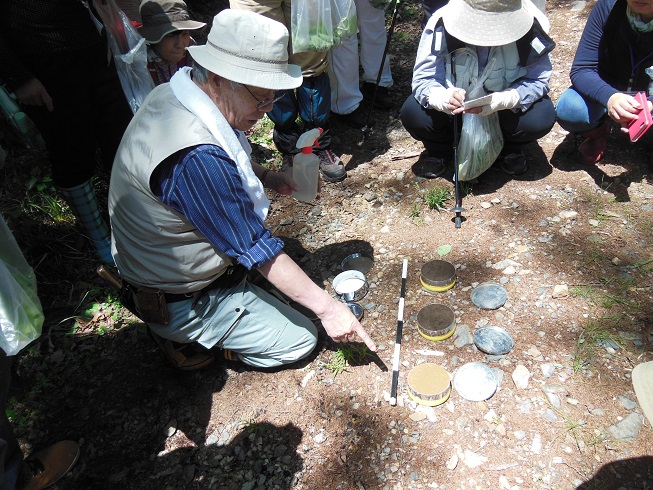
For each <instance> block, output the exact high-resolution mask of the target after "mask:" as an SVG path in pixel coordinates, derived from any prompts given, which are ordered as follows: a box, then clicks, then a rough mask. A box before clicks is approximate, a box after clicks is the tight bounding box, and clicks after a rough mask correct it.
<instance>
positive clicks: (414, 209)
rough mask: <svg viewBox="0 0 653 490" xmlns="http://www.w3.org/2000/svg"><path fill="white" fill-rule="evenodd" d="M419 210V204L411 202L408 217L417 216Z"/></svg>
mask: <svg viewBox="0 0 653 490" xmlns="http://www.w3.org/2000/svg"><path fill="white" fill-rule="evenodd" d="M420 212H421V210H420V207H419V204H417V203H415V204H413V207H412V208H411V210H410V217H411V218H412V219H416V218H419V213H420Z"/></svg>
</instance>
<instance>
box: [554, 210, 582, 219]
mask: <svg viewBox="0 0 653 490" xmlns="http://www.w3.org/2000/svg"><path fill="white" fill-rule="evenodd" d="M558 216H560V217H561V218H562V219H571V218H575V217H576V216H578V213H577V212H576V211H560V213H558Z"/></svg>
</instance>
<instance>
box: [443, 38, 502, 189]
mask: <svg viewBox="0 0 653 490" xmlns="http://www.w3.org/2000/svg"><path fill="white" fill-rule="evenodd" d="M495 61H496V60H495V59H494V58H490V60H489V61H488V63H487V65H486V66H485V68H484V69H483V73H482V74H481V75H480V76H478V57H477V55H476V51H474V50H472V49H470V48H461V49H459V50H456V51H454V53H453V56H452V65H453V66H454V68H453V70H454V73H455V77H456V86H457V87H460V88H464V89H465V91H466V92H467V93H466V96H465V98H466V99H467V100H473V99H476V98H479V97H482V96H484V95H487V92H486V90H485V88H484V86H483V84H484V82H485V80H486V79H487V77H488V75H489V74H490V73H491V71H492V68H493V66H494V63H495ZM462 120H463V124H462V126H463V127H462V130H461V132H460V140H459V141H458V162H457V164H458V180H460V181H461V182H462V181H467V180H473V179H475V178H476V177H478V176H479V175H481V174H482V173H483V172H485V171H486V170H487V169H488V168H490V167H491V166H492V164H493V163H494V162H495V161H496V159H497V158H498V157H499V155H500V154H501V150H502V149H503V133H502V132H501V126H499V114H498V113H496V112H494V113H492V114H490V115H488V116H481V115H480V114H463V117H462ZM454 137H455V135H454Z"/></svg>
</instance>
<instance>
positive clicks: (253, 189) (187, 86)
mask: <svg viewBox="0 0 653 490" xmlns="http://www.w3.org/2000/svg"><path fill="white" fill-rule="evenodd" d="M190 70H191V68H190V67H188V66H186V67H184V68H181V69H180V70H179V71H178V72H177V73H175V74H174V75H173V77H172V78H171V79H170V88H171V89H172V93H173V94H174V95H175V97H176V98H177V100H178V101H179V102H181V104H183V106H184V107H185V108H186V109H188V110H189V111H190V112H192V113H193V114H195V115H196V116H197V117H198V118H199V119H200V120H201V121H202V123H204V125H205V126H206V127H207V128H208V129H209V131H210V132H211V134H212V135H213V136H214V137H215V139H216V140H218V142H219V143H220V146H221V147H222V149H223V150H224V151H225V152H227V155H229V158H231V159H232V160H233V161H234V162H236V167H237V168H238V175H239V176H240V180H241V181H242V184H243V188H244V189H245V191H246V192H247V195H248V196H249V198H250V199H251V200H252V203H253V204H254V211H255V212H256V214H257V215H258V216H259V217H260V218H261V219H262V220H263V221H265V218H266V217H267V215H268V209H269V208H270V200H269V199H268V198H267V196H266V195H265V191H264V190H263V184H262V183H261V181H260V180H259V178H258V177H257V176H256V175H255V174H254V170H253V169H252V164H251V162H250V160H249V155H248V152H247V150H248V149H249V151H250V152H251V148H250V147H249V143H247V147H246V148H244V147H243V144H242V143H241V139H244V135H241V133H242V132H241V131H238V130H234V129H233V128H232V127H231V126H230V125H229V123H228V122H227V120H226V119H225V118H224V116H223V115H222V113H221V112H220V110H219V109H218V107H217V106H216V105H215V104H214V103H213V101H212V100H211V99H210V98H209V96H208V95H206V94H205V93H204V91H203V90H202V89H201V88H199V87H198V86H197V85H196V84H195V82H193V80H191V78H190ZM234 131H237V132H238V136H236V134H237V133H236V132H234ZM245 142H246V139H245Z"/></svg>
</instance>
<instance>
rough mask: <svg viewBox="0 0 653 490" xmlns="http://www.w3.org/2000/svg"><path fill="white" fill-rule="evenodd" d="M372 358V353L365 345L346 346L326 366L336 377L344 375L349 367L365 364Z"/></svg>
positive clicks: (335, 353) (336, 352) (339, 349)
mask: <svg viewBox="0 0 653 490" xmlns="http://www.w3.org/2000/svg"><path fill="white" fill-rule="evenodd" d="M368 357H370V351H369V350H368V349H367V346H366V345H365V344H345V345H343V346H341V347H339V348H338V350H337V351H335V352H334V353H333V355H332V356H331V361H330V362H328V363H325V364H324V367H326V368H327V369H328V370H329V371H331V372H332V373H333V374H334V375H335V376H337V375H338V374H340V373H343V372H345V371H346V370H347V368H348V367H349V366H352V365H358V364H361V363H363V362H364V361H365V360H366V359H367V358H368Z"/></svg>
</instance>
